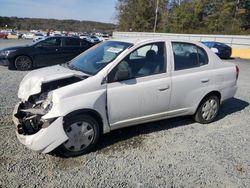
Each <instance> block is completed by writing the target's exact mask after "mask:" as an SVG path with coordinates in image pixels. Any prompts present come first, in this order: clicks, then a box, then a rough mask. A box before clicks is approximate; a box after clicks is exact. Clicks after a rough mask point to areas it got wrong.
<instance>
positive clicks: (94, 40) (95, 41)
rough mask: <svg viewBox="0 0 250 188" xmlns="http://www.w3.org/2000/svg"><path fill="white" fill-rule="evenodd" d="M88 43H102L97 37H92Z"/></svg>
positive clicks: (88, 38) (88, 39)
mask: <svg viewBox="0 0 250 188" xmlns="http://www.w3.org/2000/svg"><path fill="white" fill-rule="evenodd" d="M86 40H87V41H89V42H91V43H98V42H100V40H99V38H98V37H97V36H94V35H91V36H88V37H87V38H86Z"/></svg>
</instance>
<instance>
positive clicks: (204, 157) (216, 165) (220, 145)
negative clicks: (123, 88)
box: [0, 42, 250, 188]
mask: <svg viewBox="0 0 250 188" xmlns="http://www.w3.org/2000/svg"><path fill="white" fill-rule="evenodd" d="M0 47H1V42H0ZM227 61H230V62H235V63H236V64H238V65H239V67H240V77H239V82H238V86H239V89H238V92H237V94H236V96H235V98H234V99H231V100H229V101H228V102H226V103H225V104H223V106H222V107H221V110H220V114H219V117H218V118H217V121H215V122H214V123H211V124H209V125H201V124H198V123H195V122H193V121H192V119H190V118H189V117H182V118H174V119H170V120H164V121H158V122H154V123H149V124H144V125H140V126H135V127H130V128H125V129H122V130H118V131H114V132H112V133H109V134H107V135H105V136H103V137H102V139H101V140H100V142H99V146H98V147H97V148H96V149H95V150H94V151H93V152H91V153H89V154H87V155H84V156H80V157H76V158H67V159H63V158H59V157H55V156H52V155H45V154H38V153H36V152H33V151H31V150H29V149H27V148H25V147H24V146H22V145H21V144H20V143H19V142H18V140H17V139H16V136H15V127H14V125H13V123H12V122H11V113H12V110H13V106H14V104H15V103H16V102H17V96H16V94H17V88H18V85H19V83H20V81H21V79H22V77H23V76H24V75H25V74H26V73H27V72H18V71H9V70H7V68H5V67H0V187H233V188H235V187H249V186H250V147H249V143H250V124H249V122H250V106H249V102H250V94H249V93H250V82H249V81H250V79H249V72H250V61H247V60H240V59H235V60H227Z"/></svg>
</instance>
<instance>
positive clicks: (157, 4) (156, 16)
mask: <svg viewBox="0 0 250 188" xmlns="http://www.w3.org/2000/svg"><path fill="white" fill-rule="evenodd" d="M156 1H157V2H156V9H155V24H154V33H155V31H156V25H157V19H158V10H159V0H156Z"/></svg>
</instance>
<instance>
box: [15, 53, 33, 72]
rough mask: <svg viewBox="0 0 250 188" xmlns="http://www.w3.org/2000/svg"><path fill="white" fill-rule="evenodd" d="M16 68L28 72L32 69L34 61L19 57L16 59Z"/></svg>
mask: <svg viewBox="0 0 250 188" xmlns="http://www.w3.org/2000/svg"><path fill="white" fill-rule="evenodd" d="M15 68H16V69H17V70H21V71H26V70H30V69H31V68H32V60H31V58H30V57H28V56H26V55H21V56H18V57H17V58H16V59H15Z"/></svg>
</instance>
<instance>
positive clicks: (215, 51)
mask: <svg viewBox="0 0 250 188" xmlns="http://www.w3.org/2000/svg"><path fill="white" fill-rule="evenodd" d="M211 50H212V51H213V52H214V53H218V52H219V51H218V49H217V48H211Z"/></svg>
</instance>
